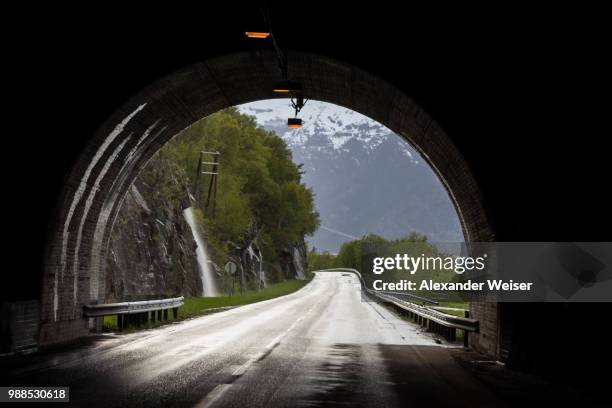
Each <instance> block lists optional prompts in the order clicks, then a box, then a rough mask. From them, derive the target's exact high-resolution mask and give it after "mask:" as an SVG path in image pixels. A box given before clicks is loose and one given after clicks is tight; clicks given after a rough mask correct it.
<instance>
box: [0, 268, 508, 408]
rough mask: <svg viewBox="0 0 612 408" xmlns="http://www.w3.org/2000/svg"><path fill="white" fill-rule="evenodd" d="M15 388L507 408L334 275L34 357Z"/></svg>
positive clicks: (224, 400)
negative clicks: (213, 310)
mask: <svg viewBox="0 0 612 408" xmlns="http://www.w3.org/2000/svg"><path fill="white" fill-rule="evenodd" d="M5 374H6V373H5ZM9 378H10V380H9V381H10V384H12V385H68V386H70V397H71V398H70V399H71V403H70V405H72V406H84V407H107V408H108V407H119V406H130V407H175V406H176V407H207V406H215V407H246V406H248V407H285V406H291V407H302V406H304V407H306V406H364V407H377V406H380V407H394V406H397V407H399V406H404V407H405V406H418V405H429V406H453V407H457V406H501V405H502V404H500V402H499V401H497V400H496V397H495V395H494V394H493V393H491V392H490V391H488V390H487V389H486V388H485V387H484V386H483V385H482V384H481V383H480V382H479V381H478V380H476V379H475V378H474V377H472V376H471V375H469V374H468V373H467V372H466V371H465V370H463V369H462V368H461V366H459V365H458V364H457V363H456V362H455V360H454V359H453V358H452V357H451V356H450V354H449V352H448V349H447V348H446V347H444V346H441V345H438V344H436V343H435V342H434V341H433V340H432V339H431V337H429V336H428V335H427V334H425V333H420V331H419V330H418V329H417V328H416V327H415V326H413V325H411V324H410V323H408V322H406V321H402V320H400V319H399V318H398V317H396V316H395V315H394V314H392V313H391V312H389V311H388V310H387V309H385V308H383V307H382V306H380V305H378V304H375V303H371V302H365V301H364V300H362V297H361V292H360V286H359V282H358V281H357V279H356V278H355V277H353V276H346V275H343V274H341V273H331V272H325V273H319V274H318V275H317V277H316V278H315V279H314V280H313V281H312V282H311V283H310V284H309V285H307V286H306V287H304V288H303V289H301V290H300V291H298V292H296V293H294V294H291V295H288V296H284V297H281V298H277V299H273V300H269V301H265V302H260V303H256V304H252V305H248V306H244V307H240V308H236V309H232V310H229V311H225V312H221V313H217V314H213V315H209V316H204V317H200V318H197V319H193V320H189V321H185V322H181V323H176V324H172V325H169V326H165V327H162V328H158V329H155V330H147V331H144V332H139V333H134V334H128V335H121V336H115V335H110V336H105V337H104V338H103V339H102V340H99V341H96V342H95V343H93V344H91V345H88V346H83V347H79V348H77V349H74V350H70V351H65V352H58V353H52V354H47V355H44V356H41V357H37V358H34V359H33V360H32V361H31V362H30V363H29V364H28V365H27V366H21V367H19V368H17V369H14V370H12V372H11V373H9ZM20 406H24V405H20ZM38 406H40V405H38ZM59 406H67V404H60V405H59Z"/></svg>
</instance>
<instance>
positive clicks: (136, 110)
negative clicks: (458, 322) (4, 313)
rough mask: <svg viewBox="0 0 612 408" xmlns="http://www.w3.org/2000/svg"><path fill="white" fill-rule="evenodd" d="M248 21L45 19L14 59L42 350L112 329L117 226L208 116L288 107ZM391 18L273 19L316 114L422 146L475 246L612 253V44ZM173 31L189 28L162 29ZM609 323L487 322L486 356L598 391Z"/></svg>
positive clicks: (18, 239)
mask: <svg viewBox="0 0 612 408" xmlns="http://www.w3.org/2000/svg"><path fill="white" fill-rule="evenodd" d="M315 3H316V2H315ZM243 7H244V9H242V10H241V11H240V12H237V11H236V10H233V9H232V8H231V7H227V6H226V7H225V8H223V7H221V8H220V9H219V10H216V11H215V12H214V13H212V12H209V13H201V14H196V13H191V15H189V14H190V13H188V11H189V10H181V12H174V13H173V12H170V11H168V10H163V11H162V10H151V12H152V16H151V18H150V19H149V18H143V16H142V15H141V14H139V13H134V14H130V13H127V12H126V13H123V12H119V10H116V9H108V10H100V17H101V19H100V21H99V22H94V21H92V20H90V19H87V18H83V19H69V18H68V17H66V16H67V15H68V14H67V13H65V14H64V16H63V20H61V21H63V22H64V23H65V24H64V25H60V26H59V27H58V26H57V25H55V24H54V25H52V24H51V22H50V21H47V20H45V19H42V21H38V20H37V21H36V22H38V23H40V26H41V27H45V28H48V29H47V30H46V32H47V35H44V36H40V37H39V38H38V39H37V40H36V41H28V42H27V43H26V44H25V46H16V45H14V46H11V47H10V50H9V51H10V53H11V55H12V56H13V58H12V60H13V61H16V62H15V64H13V65H11V66H10V67H9V68H10V69H11V70H12V71H11V76H10V77H7V78H15V79H16V80H15V81H11V82H13V83H12V84H11V86H10V87H9V88H10V90H9V93H8V94H7V100H10V101H12V102H13V104H14V105H15V106H18V107H19V108H20V109H19V110H18V113H15V115H13V116H11V118H10V122H12V123H13V124H17V125H18V126H17V127H18V131H17V132H14V133H12V134H10V135H9V137H7V141H6V143H7V151H8V152H11V153H18V154H19V155H21V156H22V157H23V158H22V160H21V161H20V162H21V168H20V169H21V170H20V171H21V173H20V174H19V177H17V176H16V175H15V174H16V173H15V170H14V168H13V167H12V163H11V160H9V159H10V157H7V159H6V160H5V161H4V163H3V166H4V167H3V169H4V174H5V175H7V177H6V183H7V185H8V186H7V189H8V190H9V191H11V194H10V195H9V196H8V199H7V200H6V201H7V202H6V204H7V206H8V209H7V210H6V211H7V214H8V215H7V217H6V223H7V224H8V227H9V228H10V231H11V235H10V241H11V242H10V243H9V245H10V246H9V249H8V250H7V251H6V253H7V254H8V255H7V258H8V259H9V260H10V261H12V263H14V264H15V265H16V266H14V267H13V266H10V267H7V271H8V272H7V275H8V276H9V278H8V279H7V280H6V282H5V283H4V284H3V285H2V294H3V300H5V299H6V300H7V301H25V300H36V301H37V302H38V306H36V307H38V309H37V310H38V313H39V323H40V327H39V332H38V337H37V338H38V341H39V343H40V344H41V345H52V344H57V343H62V342H65V341H70V340H74V339H78V338H81V337H83V336H86V335H88V334H89V333H90V332H91V331H96V330H97V329H98V327H96V325H97V324H98V323H96V321H95V320H93V319H92V320H88V319H84V318H83V317H82V306H83V305H86V304H95V303H99V302H101V301H103V298H102V296H103V293H104V276H103V274H104V268H103V267H102V265H103V262H102V261H103V259H104V258H105V256H106V252H105V251H106V250H107V246H108V240H109V236H110V231H111V229H112V225H113V220H114V217H115V216H116V214H117V211H118V209H119V207H120V206H121V202H122V199H123V197H124V195H125V192H126V190H127V188H128V187H129V185H130V183H131V182H132V181H133V180H134V178H135V177H136V176H137V174H138V172H139V171H140V170H141V169H142V168H143V167H144V166H145V165H146V163H147V161H148V160H149V158H151V157H152V155H153V154H154V153H155V152H157V151H158V150H159V149H160V148H161V147H162V146H163V145H164V144H165V143H166V142H167V141H168V140H170V139H171V138H172V137H173V136H174V135H176V134H177V133H179V132H180V131H181V130H183V129H185V128H186V127H188V126H189V125H190V124H192V123H194V122H196V121H197V120H199V119H201V118H203V117H206V116H208V115H211V114H213V113H215V112H217V111H219V110H221V109H223V108H226V107H229V106H235V105H238V104H241V103H246V102H250V101H255V100H260V99H268V98H271V97H274V94H272V93H271V92H270V85H271V83H272V82H273V81H274V80H276V79H277V76H278V67H277V59H276V55H275V54H274V53H273V51H271V50H270V49H269V47H258V46H253V45H252V44H250V43H246V42H244V40H243V38H242V32H243V31H244V27H245V26H247V25H249V23H250V22H251V21H253V16H254V15H257V13H258V12H259V11H258V7H257V6H256V5H245V6H243ZM390 9H391V8H390V6H388V5H380V6H379V5H376V6H374V5H371V7H368V8H367V9H360V8H350V10H349V9H346V10H341V11H334V10H331V9H330V8H326V7H325V4H322V3H317V4H313V6H312V7H307V8H301V9H300V12H299V17H298V16H297V15H296V14H295V12H294V11H293V10H289V9H287V8H283V7H276V8H274V10H275V12H274V13H275V16H274V17H275V22H276V28H275V30H276V32H277V33H278V37H279V39H280V40H282V41H281V45H283V46H284V47H286V49H287V50H288V52H287V55H288V62H289V64H288V66H289V71H290V75H291V76H292V77H295V78H296V79H299V80H300V81H301V82H302V83H303V84H304V88H305V89H307V90H308V93H309V96H310V97H312V98H313V99H317V100H321V101H326V102H331V103H334V104H337V105H340V106H344V107H347V108H350V109H353V110H355V111H357V112H360V113H362V114H364V115H366V116H368V117H371V118H372V119H375V120H377V121H379V122H380V123H382V124H384V125H385V126H387V127H389V128H390V129H391V130H393V131H394V132H396V133H397V134H399V135H401V136H402V137H404V138H405V139H406V140H407V141H409V142H410V143H411V144H412V145H413V146H414V147H415V148H416V149H417V150H418V151H419V153H420V154H422V156H423V157H424V158H426V160H427V161H428V162H429V164H430V165H431V166H432V168H433V169H434V170H435V172H436V173H437V175H438V176H439V178H440V180H441V181H442V182H443V184H444V185H445V187H446V189H447V191H448V193H449V196H450V197H451V199H452V201H453V203H454V205H455V207H456V209H457V213H458V214H459V217H460V220H461V224H462V227H463V231H464V234H465V237H466V240H467V241H469V242H480V241H492V240H498V241H507V242H512V241H525V242H528V241H534V242H537V241H560V242H562V241H605V240H606V239H608V237H609V231H610V230H609V228H608V227H607V226H606V223H607V222H608V221H609V216H608V215H607V213H608V210H609V209H608V207H609V204H608V201H609V200H607V199H606V198H605V193H606V192H607V188H606V180H605V177H606V176H607V174H609V169H608V165H607V163H608V160H607V154H608V150H607V149H606V148H605V145H604V143H605V136H602V135H605V132H602V130H601V128H600V127H598V126H597V125H596V122H597V120H598V119H601V118H605V117H606V112H605V110H604V109H603V107H604V104H600V103H599V102H598V101H597V99H596V98H594V97H592V95H590V94H587V93H588V92H587V93H585V91H589V90H590V91H593V90H598V89H601V84H602V83H603V82H602V81H600V80H599V76H598V74H600V73H601V71H605V70H602V68H604V67H605V64H604V63H603V60H602V59H601V57H600V50H601V49H602V48H601V47H599V44H598V42H597V38H604V36H601V34H602V33H600V32H598V27H600V26H599V25H597V24H592V25H591V28H590V29H589V30H587V31H585V32H584V33H586V34H589V35H588V36H587V37H588V41H584V42H580V41H575V40H576V38H575V36H576V35H578V34H575V33H569V34H568V33H567V32H566V31H564V29H565V28H566V27H567V25H566V24H565V21H574V20H575V19H578V18H579V17H578V16H574V15H573V12H574V10H572V13H570V14H571V15H568V16H566V17H567V19H568V20H564V19H558V20H556V19H554V18H551V17H550V13H549V12H550V10H536V9H535V8H533V9H529V10H518V9H517V10H506V11H504V13H500V14H496V15H493V16H490V18H485V19H481V18H476V17H475V16H476V14H477V11H479V10H472V11H473V13H471V14H470V13H468V14H470V15H471V16H472V17H465V18H463V17H462V18H459V17H458V14H455V13H441V12H439V11H437V10H420V9H419V8H418V7H416V6H415V7H414V8H413V9H411V10H410V11H409V12H408V13H400V12H390ZM63 11H66V12H67V10H63ZM468 11H469V10H468ZM215 16H217V17H218V18H215ZM169 21H175V22H176V21H179V22H181V23H182V29H181V30H177V31H173V30H162V29H161V28H164V27H166V26H167V24H168V22H169ZM203 21H204V22H205V23H203ZM315 21H317V22H319V23H317V24H314V23H313V22H315ZM517 21H519V22H520V23H521V24H519V26H520V29H519V28H517ZM543 26H544V27H546V28H548V29H547V30H542V27H543ZM154 28H155V29H157V30H155V29H154ZM338 31H339V32H341V33H342V35H337V32H338ZM542 31H546V32H547V33H548V34H543V33H542ZM448 33H451V34H448ZM584 33H583V34H584ZM76 37H82V38H84V39H86V40H87V42H88V46H80V45H79V44H77V42H76V41H75V38H76ZM579 43H580V44H579ZM160 78H161V79H160ZM602 175H603V176H602ZM13 215H16V216H13ZM608 240H609V239H608ZM609 310H610V307H609V304H597V303H588V304H587V303H585V304H564V303H559V304H494V303H482V304H478V303H475V304H473V305H472V314H473V316H474V317H475V318H477V319H478V320H479V321H480V324H481V330H480V332H479V333H478V334H477V335H475V336H473V337H472V345H473V347H474V348H476V349H478V350H480V351H483V352H484V353H486V354H487V355H489V356H492V357H494V358H496V359H502V360H505V361H507V364H508V366H510V367H513V368H516V369H519V370H523V371H529V372H536V373H542V374H544V375H545V376H548V377H552V378H555V379H558V380H561V381H564V382H567V383H576V384H587V385H588V386H590V387H593V384H596V385H597V384H601V383H603V381H604V379H603V378H602V377H600V376H598V375H597V374H596V371H595V369H596V368H598V367H604V366H606V363H607V361H608V360H609V357H608V354H609V353H602V352H601V350H602V349H603V347H604V344H603V343H604V341H603V340H605V335H604V334H603V333H605V328H606V326H607V316H608V312H609ZM594 344H595V346H594ZM560 367H564V368H565V370H562V369H560Z"/></svg>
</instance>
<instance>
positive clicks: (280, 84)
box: [272, 80, 302, 93]
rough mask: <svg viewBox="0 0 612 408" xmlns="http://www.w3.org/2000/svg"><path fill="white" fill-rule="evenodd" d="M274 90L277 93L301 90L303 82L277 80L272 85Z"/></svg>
mask: <svg viewBox="0 0 612 408" xmlns="http://www.w3.org/2000/svg"><path fill="white" fill-rule="evenodd" d="M272 91H274V92H276V93H289V92H301V91H302V84H300V83H299V82H298V81H291V80H288V81H276V82H275V83H274V86H273V87H272Z"/></svg>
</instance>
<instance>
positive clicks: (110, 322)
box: [104, 280, 309, 333]
mask: <svg viewBox="0 0 612 408" xmlns="http://www.w3.org/2000/svg"><path fill="white" fill-rule="evenodd" d="M308 282H309V281H307V280H288V281H283V282H279V283H274V284H270V285H268V286H267V287H266V288H264V289H261V290H250V291H245V292H244V293H243V294H242V295H234V296H219V297H206V298H205V297H188V298H185V304H184V305H183V306H181V307H180V308H179V310H178V319H177V320H184V319H187V318H190V317H196V316H202V315H206V314H210V313H215V312H218V311H221V310H224V309H226V308H230V307H235V306H241V305H248V304H250V303H255V302H261V301H262V300H268V299H273V298H277V297H280V296H285V295H288V294H290V293H293V292H296V291H297V290H299V289H301V288H302V287H304V286H305V285H306V284H307V283H308ZM171 321H173V319H172V313H169V320H167V321H165V322H156V323H149V324H148V325H147V326H145V327H143V328H151V327H157V326H161V325H163V324H166V323H168V322H171ZM104 329H105V330H108V331H115V330H117V316H105V317H104ZM135 330H137V328H135V327H130V328H128V330H126V332H128V333H129V332H133V331H135Z"/></svg>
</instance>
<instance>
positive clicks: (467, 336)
mask: <svg viewBox="0 0 612 408" xmlns="http://www.w3.org/2000/svg"><path fill="white" fill-rule="evenodd" d="M465 317H466V318H469V317H470V311H469V310H466V311H465ZM469 346H470V332H469V331H468V330H464V331H463V347H465V348H468V347H469Z"/></svg>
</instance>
